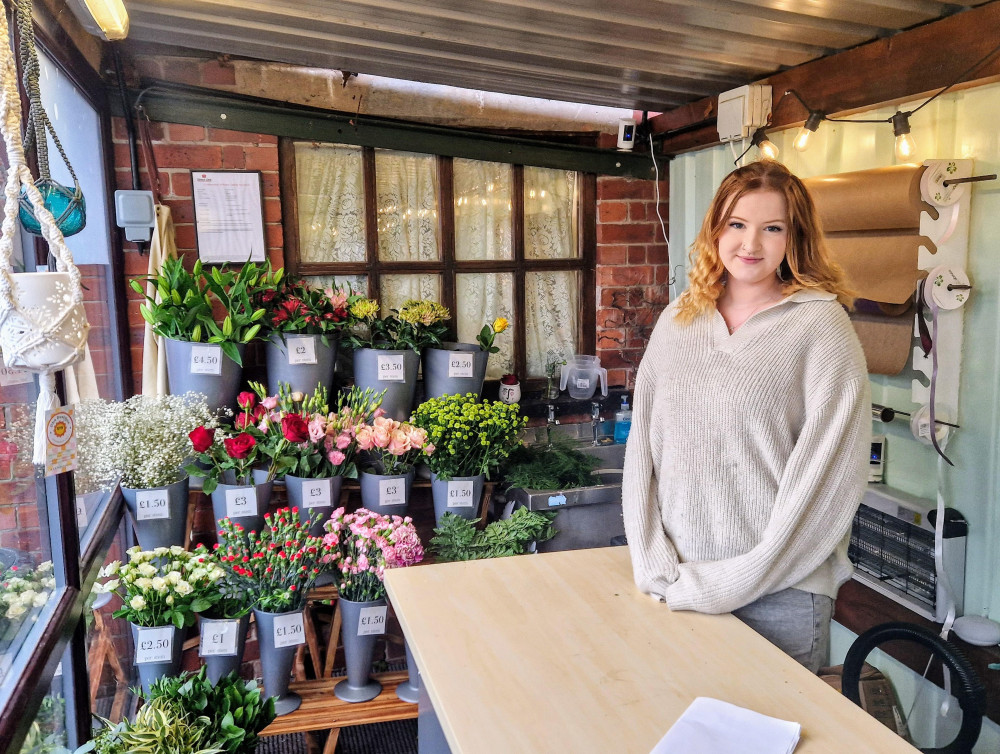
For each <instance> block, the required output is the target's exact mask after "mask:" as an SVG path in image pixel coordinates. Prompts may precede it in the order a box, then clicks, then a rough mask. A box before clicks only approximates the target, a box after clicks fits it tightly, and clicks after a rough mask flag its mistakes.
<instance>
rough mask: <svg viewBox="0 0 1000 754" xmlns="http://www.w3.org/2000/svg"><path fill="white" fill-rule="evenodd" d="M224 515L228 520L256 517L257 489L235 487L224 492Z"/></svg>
mask: <svg viewBox="0 0 1000 754" xmlns="http://www.w3.org/2000/svg"><path fill="white" fill-rule="evenodd" d="M226 515H227V516H228V517H229V518H245V517H246V516H256V515H257V489H256V488H255V487H237V488H236V489H232V490H226Z"/></svg>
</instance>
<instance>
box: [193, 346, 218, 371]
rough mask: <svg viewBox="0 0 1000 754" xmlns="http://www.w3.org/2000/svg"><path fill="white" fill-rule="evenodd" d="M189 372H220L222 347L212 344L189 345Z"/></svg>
mask: <svg viewBox="0 0 1000 754" xmlns="http://www.w3.org/2000/svg"><path fill="white" fill-rule="evenodd" d="M190 371H191V374H215V375H218V374H222V348H221V347H219V346H217V345H213V344H208V345H199V344H194V345H192V346H191V369H190Z"/></svg>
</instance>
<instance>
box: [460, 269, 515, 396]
mask: <svg viewBox="0 0 1000 754" xmlns="http://www.w3.org/2000/svg"><path fill="white" fill-rule="evenodd" d="M456 293H457V294H458V295H457V296H456V300H457V302H458V304H457V306H458V311H457V312H455V317H454V320H455V322H457V324H458V339H459V341H460V342H462V343H475V342H476V336H477V335H479V331H480V330H482V328H483V325H485V324H486V323H487V322H492V321H493V320H495V319H496V318H497V317H504V318H505V319H507V320H513V318H514V276H513V275H512V274H511V273H509V272H502V273H484V274H475V275H473V274H463V275H458V276H457V279H456ZM516 331H517V327H516V326H514V327H512V328H511V329H509V330H507V332H505V333H501V334H500V335H497V338H496V340H495V341H494V342H493V345H495V346H496V347H497V348H499V349H500V352H499V353H494V354H490V360H489V362H488V365H487V367H486V379H488V380H498V379H500V378H501V377H502V376H503V375H505V374H506V373H507V372H510V371H511V370H512V369H513V368H514V332H516Z"/></svg>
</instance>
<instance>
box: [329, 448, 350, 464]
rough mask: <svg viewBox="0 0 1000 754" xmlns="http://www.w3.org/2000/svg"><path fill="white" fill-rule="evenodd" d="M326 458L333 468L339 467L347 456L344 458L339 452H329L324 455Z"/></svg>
mask: <svg viewBox="0 0 1000 754" xmlns="http://www.w3.org/2000/svg"><path fill="white" fill-rule="evenodd" d="M326 458H327V460H328V461H329V462H330V463H332V464H333V465H334V466H340V464H342V463H343V462H344V461H345V460H347V456H345V455H344V454H343V453H341V452H340V451H339V450H331V451H330V452H329V453H327V454H326Z"/></svg>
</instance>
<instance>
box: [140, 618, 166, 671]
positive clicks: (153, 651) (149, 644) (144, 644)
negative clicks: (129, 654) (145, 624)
mask: <svg viewBox="0 0 1000 754" xmlns="http://www.w3.org/2000/svg"><path fill="white" fill-rule="evenodd" d="M173 650H174V629H173V627H172V626H162V627H160V628H140V629H139V632H138V635H137V637H136V641H135V664H136V665H145V664H146V663H149V662H169V661H170V659H171V655H172V654H173Z"/></svg>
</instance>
